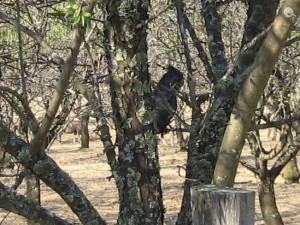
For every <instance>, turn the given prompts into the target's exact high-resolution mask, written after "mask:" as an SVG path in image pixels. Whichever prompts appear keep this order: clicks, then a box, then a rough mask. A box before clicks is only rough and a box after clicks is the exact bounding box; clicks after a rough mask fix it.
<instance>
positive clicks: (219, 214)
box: [191, 185, 255, 225]
mask: <svg viewBox="0 0 300 225" xmlns="http://www.w3.org/2000/svg"><path fill="white" fill-rule="evenodd" d="M191 201H192V202H191V205H192V221H193V225H254V206H255V192H254V191H248V190H243V189H237V188H227V187H225V188H218V187H216V186H214V185H205V186H196V187H192V188H191Z"/></svg>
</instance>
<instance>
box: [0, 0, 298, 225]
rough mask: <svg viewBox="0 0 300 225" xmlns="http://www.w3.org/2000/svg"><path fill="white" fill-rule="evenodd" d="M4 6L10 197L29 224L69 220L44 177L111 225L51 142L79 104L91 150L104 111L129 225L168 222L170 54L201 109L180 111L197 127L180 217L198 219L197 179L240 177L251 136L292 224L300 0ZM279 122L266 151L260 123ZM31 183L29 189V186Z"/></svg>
mask: <svg viewBox="0 0 300 225" xmlns="http://www.w3.org/2000/svg"><path fill="white" fill-rule="evenodd" d="M0 6H1V7H0V40H1V42H0V99H1V100H0V112H1V114H0V116H1V117H0V151H1V173H2V174H3V175H5V173H6V171H7V170H8V169H9V167H12V165H13V164H14V163H17V164H18V165H21V167H18V168H19V170H18V171H17V172H16V173H17V176H16V179H14V182H13V185H11V184H6V183H4V182H2V181H1V183H0V200H1V201H0V207H1V208H3V209H5V210H7V211H10V212H14V213H17V214H19V215H22V216H24V217H25V218H27V219H28V223H29V224H34V223H36V222H37V223H41V224H69V222H68V221H66V220H64V219H62V218H60V217H58V216H56V215H54V214H51V213H48V212H47V209H45V208H44V207H43V205H40V200H39V199H40V196H39V194H40V193H39V181H40V180H41V181H43V182H44V183H45V184H46V185H47V186H49V187H50V188H51V189H53V190H54V191H55V192H56V193H58V194H59V195H60V196H61V198H62V199H63V200H64V201H65V202H66V203H67V204H68V206H69V207H70V208H71V209H72V211H73V212H74V214H76V215H77V217H78V218H79V220H80V221H81V222H82V224H106V222H105V218H103V217H102V216H101V212H97V211H96V210H95V208H94V207H93V205H92V204H91V203H90V202H89V200H88V199H87V197H86V196H85V195H84V193H83V192H82V191H81V190H80V188H79V187H78V186H77V185H76V183H74V181H73V180H72V179H71V178H70V177H69V176H68V174H67V173H65V172H64V171H63V170H62V169H61V168H60V167H59V166H58V165H57V164H56V162H55V161H54V160H53V159H51V157H49V156H48V155H47V152H46V150H47V149H48V148H50V146H51V143H52V142H53V141H54V140H55V139H56V137H57V136H58V134H59V132H60V131H61V130H62V129H63V126H64V125H65V124H66V123H67V121H68V118H69V117H70V114H71V113H74V112H75V113H76V116H77V117H78V118H80V120H81V122H82V123H81V124H82V126H83V127H84V129H85V132H84V134H86V135H82V145H83V147H84V146H86V147H87V146H88V139H89V137H88V132H87V131H88V128H87V124H88V121H89V118H90V117H94V118H95V119H96V121H97V130H98V132H99V138H100V139H101V140H102V142H103V145H104V149H105V154H106V156H107V162H108V164H109V165H110V168H111V172H112V177H113V178H114V181H115V183H116V186H117V189H118V194H119V203H120V211H119V216H118V224H120V225H124V224H137V225H140V224H149V225H150V224H151V225H152V224H153V225H154V224H163V221H164V207H163V200H162V199H163V198H162V196H163V193H162V188H161V178H160V171H159V155H158V149H157V139H158V138H159V137H158V136H157V134H156V133H157V132H156V125H157V123H159V121H157V120H158V118H157V116H155V110H156V105H155V102H156V101H155V94H154V93H155V91H157V88H156V81H157V80H158V79H159V78H158V74H162V73H164V72H163V71H165V69H166V68H167V67H168V66H169V64H170V65H172V66H174V67H176V68H177V69H179V70H180V71H181V72H183V74H184V80H185V86H184V88H183V89H181V91H180V92H179V93H177V98H178V99H180V101H181V103H180V104H181V105H184V106H185V107H188V108H189V109H190V110H189V112H191V114H190V115H186V114H185V111H183V110H182V111H181V110H178V112H177V113H176V115H175V119H176V122H177V126H176V129H177V132H178V134H179V135H180V133H181V132H186V133H187V134H188V140H187V141H186V143H185V144H186V145H185V146H184V148H186V149H187V155H188V157H187V163H186V181H185V183H184V195H183V199H182V205H181V210H180V212H178V218H177V222H176V224H178V225H187V224H191V221H190V215H191V207H190V191H189V190H190V187H191V186H193V185H203V184H209V183H211V182H213V183H214V184H216V185H218V186H233V184H234V178H235V174H236V170H237V166H238V163H239V157H240V154H241V150H242V147H243V146H244V143H245V140H247V141H248V143H249V145H250V147H251V149H252V152H253V157H254V158H255V164H254V165H248V164H247V163H245V162H242V163H243V164H244V165H245V166H246V167H247V168H248V169H250V170H251V171H253V173H254V174H255V175H256V176H257V177H258V179H259V180H260V183H259V185H258V186H259V188H258V193H259V200H260V205H261V208H262V214H263V217H264V220H265V222H266V224H283V222H282V219H281V217H280V214H279V212H278V209H277V207H276V199H275V193H274V181H275V179H276V177H277V176H278V175H279V174H280V173H281V172H282V171H283V176H284V178H285V180H286V183H293V182H299V177H300V174H299V171H298V167H297V161H296V154H297V152H298V150H299V146H300V143H299V138H300V136H299V135H300V128H299V127H300V126H299V118H300V115H299V111H300V110H299V108H300V98H299V96H300V76H299V68H298V65H299V60H298V58H299V57H298V56H299V40H300V38H299V36H298V33H297V29H298V24H297V18H298V16H299V13H300V1H298V0H285V1H284V2H281V1H279V0H249V1H240V0H239V1H238V0H235V1H234V0H226V1H211V0H202V1H199V2H194V1H182V0H176V1H175V0H173V1H150V0H129V1H120V0H109V1H106V0H98V1H96V0H87V1H83V0H68V1H52V0H47V1H39V0H35V1H34V0H33V1H21V0H15V1H13V0H5V1H1V3H0ZM204 105H205V106H207V110H206V111H204V110H203V106H204ZM183 108H184V107H183ZM166 110H167V111H168V110H170V111H172V108H170V107H169V106H168V104H166ZM170 113H171V114H173V113H174V112H170ZM111 120H112V123H113V126H109V125H108V124H109V123H110V121H111ZM112 127H113V128H112ZM272 127H273V128H274V129H276V130H278V131H279V132H280V141H279V144H278V145H277V147H276V148H275V149H266V148H265V146H263V145H262V142H261V139H260V131H261V130H262V129H268V128H272ZM112 133H114V134H115V135H112ZM113 136H115V138H112V137H113ZM181 136H182V135H181ZM182 143H183V140H182ZM182 143H181V144H182ZM23 183H26V185H27V192H26V195H22V194H20V193H18V188H19V186H20V185H23ZM38 206H40V207H38ZM275 214H276V215H278V216H276V217H274V216H273V215H275Z"/></svg>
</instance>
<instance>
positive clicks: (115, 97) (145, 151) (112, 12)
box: [104, 0, 164, 225]
mask: <svg viewBox="0 0 300 225" xmlns="http://www.w3.org/2000/svg"><path fill="white" fill-rule="evenodd" d="M149 5H150V2H149V1H148V0H130V1H117V0H114V1H110V2H109V3H107V8H106V10H107V21H106V23H105V31H104V32H105V51H106V58H107V63H108V71H109V74H110V90H111V93H110V94H111V104H112V109H113V120H114V124H115V127H116V145H117V146H118V160H116V158H115V156H116V155H117V154H116V153H115V152H114V150H113V149H108V150H106V154H107V158H108V160H109V164H110V165H111V168H112V173H113V176H114V178H115V180H116V184H117V188H118V192H119V202H120V211H119V216H118V222H117V223H118V224H120V225H124V224H133V225H134V224H135V225H140V224H145V225H156V224H163V219H164V218H163V217H164V215H163V213H164V208H163V204H162V191H161V178H160V174H159V161H158V152H157V140H156V136H155V134H154V133H153V126H152V123H153V119H150V118H151V116H150V117H148V116H149V115H151V113H152V112H151V111H152V109H153V99H152V98H151V95H150V94H151V91H150V83H149V80H150V76H149V72H148V61H147V50H148V47H147V24H146V23H145V22H146V21H147V19H148V8H147V7H148V6H149ZM149 113H150V114H149ZM147 115H148V116H147ZM152 118H153V116H152Z"/></svg>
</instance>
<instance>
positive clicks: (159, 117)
mask: <svg viewBox="0 0 300 225" xmlns="http://www.w3.org/2000/svg"><path fill="white" fill-rule="evenodd" d="M183 82H184V81H183V74H182V73H181V72H180V71H179V70H177V69H176V68H174V67H173V66H169V68H168V72H167V73H166V74H164V75H163V77H162V78H161V79H160V81H159V82H158V84H157V87H156V90H155V91H154V98H155V107H154V112H155V121H154V128H155V130H156V133H161V134H163V133H166V130H167V129H166V128H167V126H168V125H169V124H170V122H171V119H172V118H173V116H174V114H175V111H176V109H177V99H176V94H177V93H178V92H179V90H180V88H181V87H182V86H183Z"/></svg>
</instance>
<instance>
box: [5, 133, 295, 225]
mask: <svg viewBox="0 0 300 225" xmlns="http://www.w3.org/2000/svg"><path fill="white" fill-rule="evenodd" d="M168 137H169V136H168V135H167V136H166V137H165V138H166V140H167V143H163V142H161V144H160V146H159V151H160V163H161V176H162V185H163V193H164V205H165V208H166V214H165V224H166V225H173V224H175V221H176V216H177V213H178V211H179V209H180V205H181V198H182V191H183V182H184V178H183V177H182V176H179V174H178V167H177V166H182V165H184V164H185V162H186V153H185V152H178V147H177V146H170V145H168ZM72 138H73V137H72V135H67V134H65V137H64V140H65V141H64V143H61V144H60V143H54V145H53V146H52V148H51V150H50V151H49V155H50V156H51V157H53V159H54V160H56V162H57V163H58V164H59V166H60V167H61V168H62V169H64V170H65V171H67V172H68V173H69V174H70V176H71V177H72V178H73V179H74V180H75V182H76V183H77V184H78V185H79V187H80V188H81V189H82V190H83V191H84V193H85V194H86V195H87V196H88V198H89V200H90V201H91V202H92V203H93V205H94V206H95V207H96V208H97V210H98V211H99V212H100V214H101V216H102V217H103V218H105V220H106V221H107V222H108V224H115V223H116V218H117V213H118V198H117V189H116V187H115V184H114V181H113V180H109V179H107V177H109V176H110V175H111V174H110V170H109V166H108V164H107V163H106V157H105V155H103V148H102V144H101V142H100V141H96V140H94V141H92V142H91V146H90V148H89V149H79V146H80V144H79V143H72ZM242 158H243V159H244V160H246V161H249V162H251V158H252V157H251V155H250V152H249V150H248V149H247V146H246V147H245V151H244V152H243V156H242ZM181 172H184V171H181ZM183 175H184V174H183ZM236 183H237V184H236V186H237V187H240V188H244V189H249V190H256V181H255V178H254V176H253V174H252V173H251V172H250V171H248V170H246V169H245V168H243V167H241V166H240V167H239V170H238V174H237V178H236ZM275 188H276V194H277V203H278V207H279V210H280V212H281V214H282V216H283V219H284V221H285V224H286V225H288V224H293V225H299V224H300V199H299V194H300V186H299V185H296V184H295V185H285V184H284V182H283V179H282V177H279V178H278V179H277V180H276V185H275ZM257 199H258V197H257V196H256V215H255V218H256V222H255V225H262V224H264V222H263V221H262V216H261V213H260V209H259V206H258V200H257ZM42 204H43V206H44V207H46V208H48V209H49V210H51V211H53V212H54V213H55V214H57V215H59V216H61V217H63V218H66V219H68V221H70V222H72V223H73V224H79V221H78V219H77V218H76V216H75V215H74V214H73V213H72V212H71V211H70V209H68V207H67V206H66V205H65V203H64V202H63V201H62V200H61V199H60V197H59V196H58V195H57V194H56V193H54V192H53V191H52V190H50V189H49V188H47V187H46V186H45V185H44V184H42ZM5 216H7V217H6V218H5V219H4V220H3V221H2V224H3V225H14V224H18V225H21V224H26V223H25V220H24V219H23V218H22V217H20V216H17V215H14V214H12V213H11V214H9V215H7V213H6V212H4V211H3V210H2V211H0V220H2V219H3V218H4V217H5Z"/></svg>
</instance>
